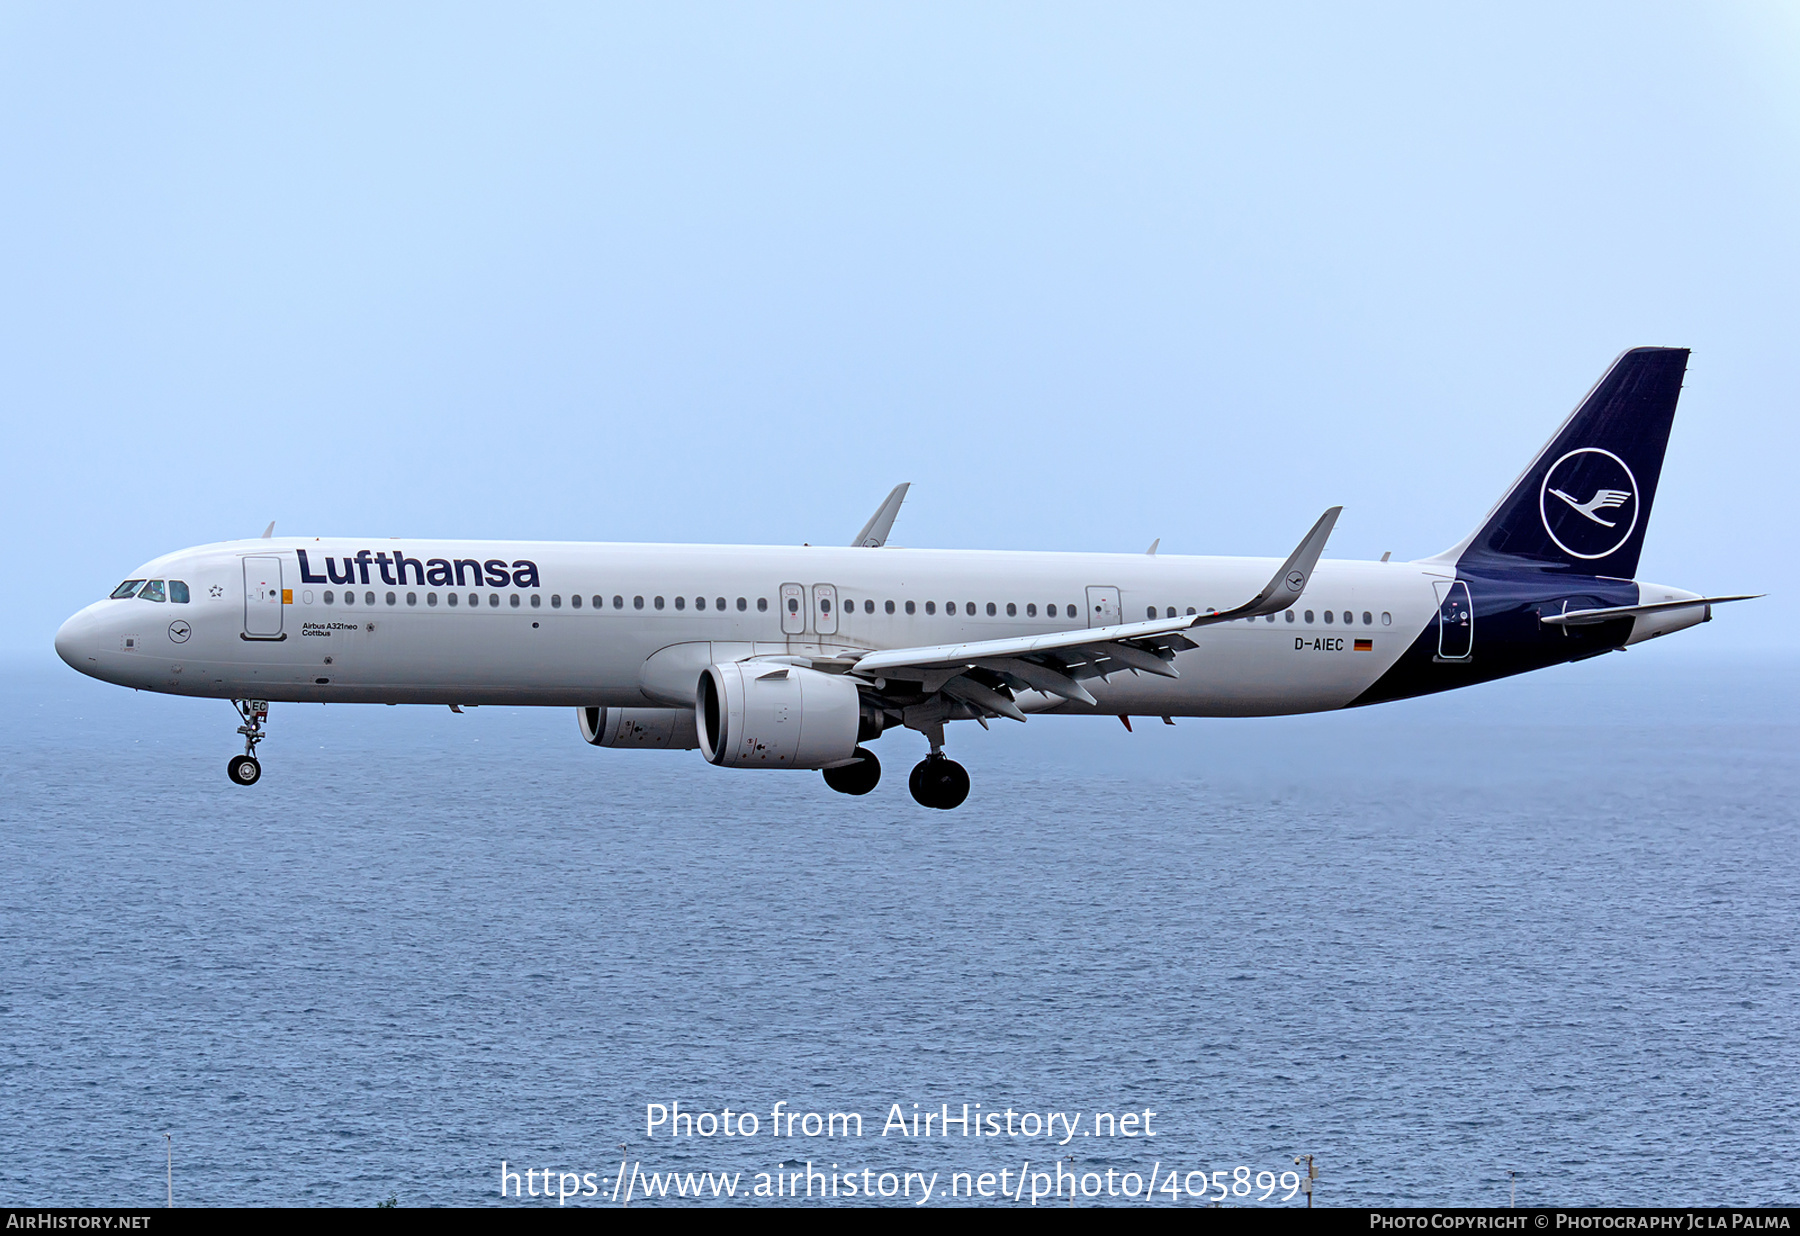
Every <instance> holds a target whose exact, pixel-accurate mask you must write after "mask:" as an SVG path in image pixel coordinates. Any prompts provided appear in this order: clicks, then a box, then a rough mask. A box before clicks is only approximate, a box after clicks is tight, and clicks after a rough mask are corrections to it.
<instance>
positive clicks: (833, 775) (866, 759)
mask: <svg viewBox="0 0 1800 1236" xmlns="http://www.w3.org/2000/svg"><path fill="white" fill-rule="evenodd" d="M855 754H856V760H857V762H856V763H854V764H846V765H844V766H843V767H842V768H827V769H826V770H825V784H826V785H828V786H830V787H831V788H832V789H834V790H836V791H837V792H838V793H840V794H857V795H861V794H867V793H868V792H869V791H870V790H872V789H874V788H875V784H876V782H878V781H880V780H881V761H880V760H878V759H876V758H875V753H874V752H873V751H871V750H869V749H868V748H867V747H858V748H857V749H856V752H855Z"/></svg>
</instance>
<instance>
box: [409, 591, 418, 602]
mask: <svg viewBox="0 0 1800 1236" xmlns="http://www.w3.org/2000/svg"><path fill="white" fill-rule="evenodd" d="M406 603H407V604H408V605H417V604H418V603H419V594H418V593H416V592H409V593H407V594H406Z"/></svg>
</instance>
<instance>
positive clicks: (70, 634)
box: [56, 605, 101, 674]
mask: <svg viewBox="0 0 1800 1236" xmlns="http://www.w3.org/2000/svg"><path fill="white" fill-rule="evenodd" d="M98 608H99V607H98V606H94V605H90V606H88V607H87V608H86V609H84V610H82V611H81V612H80V613H78V614H76V615H75V616H74V617H72V618H70V619H69V620H68V621H67V622H65V623H63V624H62V626H60V627H58V628H57V631H56V655H57V656H59V657H61V658H62V659H63V660H64V661H67V662H68V663H69V665H70V667H71V668H73V669H78V670H80V671H81V672H82V673H84V674H91V673H93V672H94V662H95V658H96V653H97V652H98V651H99V641H100V636H101V630H100V627H101V621H100V615H99V614H98V613H96V612H95V611H96V610H97V609H98Z"/></svg>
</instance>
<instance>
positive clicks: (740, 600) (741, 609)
mask: <svg viewBox="0 0 1800 1236" xmlns="http://www.w3.org/2000/svg"><path fill="white" fill-rule="evenodd" d="M748 608H749V605H748V604H746V602H745V601H744V598H743V597H739V598H738V613H740V614H741V613H743V612H744V611H745V610H746V609H748Z"/></svg>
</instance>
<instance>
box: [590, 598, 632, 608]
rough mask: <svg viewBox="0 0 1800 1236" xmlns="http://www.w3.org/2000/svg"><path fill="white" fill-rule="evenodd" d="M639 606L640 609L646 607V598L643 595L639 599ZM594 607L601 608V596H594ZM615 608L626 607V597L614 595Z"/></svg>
mask: <svg viewBox="0 0 1800 1236" xmlns="http://www.w3.org/2000/svg"><path fill="white" fill-rule="evenodd" d="M637 607H638V608H639V609H642V608H644V598H643V597H639V598H638V599H637ZM594 608H595V609H599V608H600V598H599V597H595V598H594ZM613 608H614V609H624V608H625V598H624V597H621V596H615V597H613Z"/></svg>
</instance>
